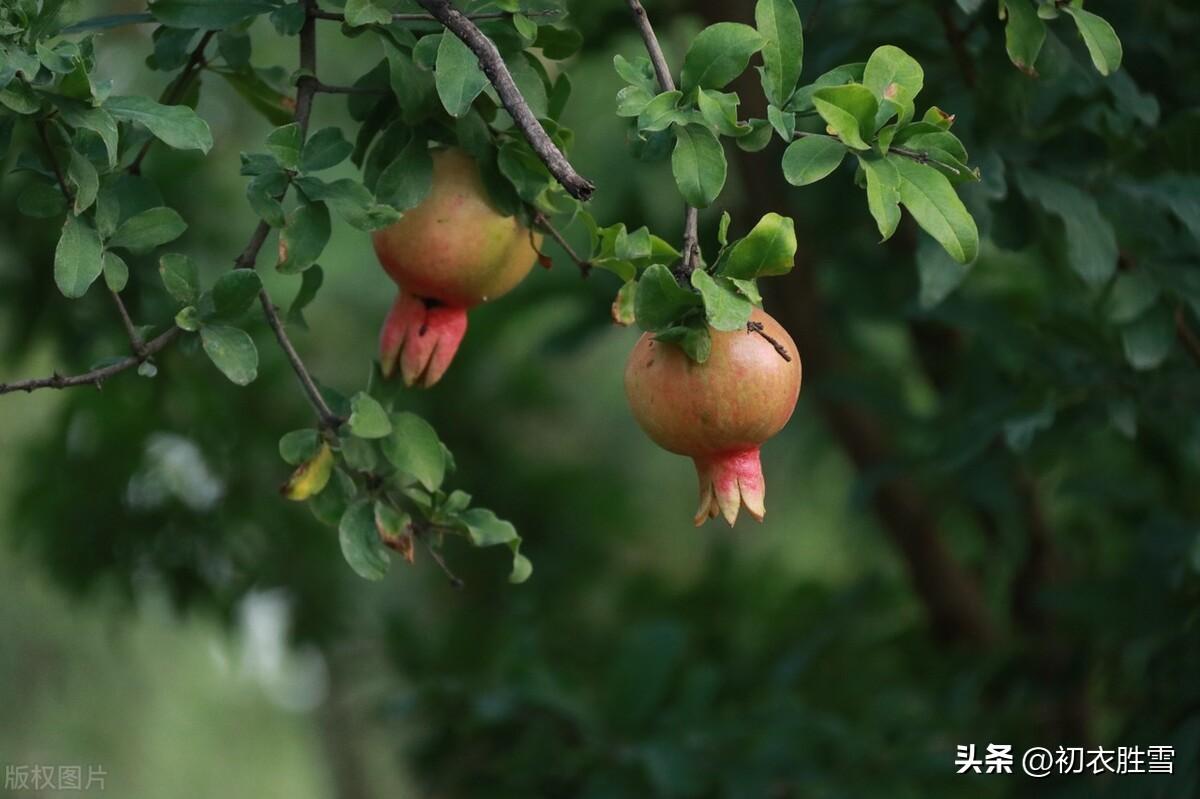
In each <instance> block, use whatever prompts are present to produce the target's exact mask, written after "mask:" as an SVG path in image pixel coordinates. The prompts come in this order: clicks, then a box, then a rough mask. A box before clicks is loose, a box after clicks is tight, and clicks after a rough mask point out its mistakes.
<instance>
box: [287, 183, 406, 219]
mask: <svg viewBox="0 0 1200 799" xmlns="http://www.w3.org/2000/svg"><path fill="white" fill-rule="evenodd" d="M295 182H296V186H297V187H298V188H299V189H300V191H301V193H302V194H303V195H304V196H305V197H307V198H308V199H309V200H313V201H321V202H324V203H325V204H326V205H328V206H329V207H330V208H331V209H332V210H333V211H334V212H335V213H336V214H337V215H338V216H340V217H342V219H344V220H346V222H347V223H348V224H350V225H353V226H354V227H356V228H358V229H359V230H378V229H379V228H382V227H387V226H388V225H390V224H392V223H393V222H395V221H396V220H398V219H399V218H400V213H399V212H398V211H397V210H396V209H395V208H392V207H390V206H387V205H381V204H380V203H377V202H375V198H374V196H373V195H372V194H371V192H370V191H369V190H368V189H367V187H366V186H364V185H362V184H361V183H359V182H358V181H356V180H352V179H350V178H339V179H337V180H335V181H333V182H331V183H326V182H325V181H323V180H321V179H320V178H314V177H300V178H296V181H295Z"/></svg>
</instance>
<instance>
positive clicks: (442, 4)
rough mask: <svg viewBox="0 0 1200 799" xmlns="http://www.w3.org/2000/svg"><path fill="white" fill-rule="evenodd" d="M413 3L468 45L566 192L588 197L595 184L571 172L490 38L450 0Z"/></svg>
mask: <svg viewBox="0 0 1200 799" xmlns="http://www.w3.org/2000/svg"><path fill="white" fill-rule="evenodd" d="M417 2H418V3H420V4H421V6H423V7H424V8H425V10H426V11H428V12H429V13H430V14H432V15H433V16H434V17H435V18H437V21H438V22H440V23H442V25H443V26H445V28H446V30H448V31H450V32H451V33H453V34H454V35H455V36H457V37H458V38H459V39H461V40H462V42H463V44H465V45H466V46H467V47H469V48H470V49H471V52H473V53H474V54H475V56H476V58H478V59H479V68H480V69H481V70H483V74H484V75H486V76H487V79H488V81H489V82H490V83H491V84H492V86H493V87H494V88H495V89H496V94H498V95H499V96H500V102H501V103H502V104H503V105H504V108H505V110H506V111H508V114H509V116H511V117H512V118H513V122H515V123H516V125H517V127H518V128H520V130H521V133H522V134H524V136H525V140H526V141H527V142H529V146H530V147H532V148H533V151H534V152H535V153H537V156H538V158H540V159H541V160H542V163H543V164H545V165H546V168H547V169H549V170H550V174H551V175H553V176H554V179H555V180H557V181H558V182H559V183H560V184H562V187H563V188H564V189H566V190H567V193H568V194H570V195H571V196H572V197H574V198H576V199H578V200H586V199H588V198H589V197H591V196H592V192H593V191H595V189H596V187H595V186H594V185H593V184H592V182H591V181H590V180H588V179H587V178H585V177H583V176H582V175H580V174H579V173H578V172H576V171H575V167H573V166H571V162H570V161H568V160H567V157H566V156H565V155H563V154H562V151H561V150H559V149H558V146H557V145H556V144H555V143H554V141H553V140H552V139H551V138H550V136H549V135H548V134H547V133H546V129H545V128H543V127H542V123H541V122H539V121H538V118H537V117H536V116H535V115H534V113H533V111H531V110H530V109H529V104H528V103H526V102H525V98H524V97H523V96H522V95H521V91H520V90H519V89H518V88H517V84H516V83H515V82H513V77H512V74H511V73H510V72H509V71H508V67H507V66H505V64H504V59H503V58H502V57H501V56H500V51H499V50H497V49H496V45H495V44H494V43H493V42H492V40H491V39H489V38H488V37H487V36H485V35H484V34H483V32H482V31H480V30H479V28H478V27H477V26H476V25H475V23H474V22H472V21H471V20H470V19H468V18H467V17H465V16H463V14H462V12H460V11H459V10H458V9H457V8H455V7H454V6H453V5H452V4H451V3H450V0H417Z"/></svg>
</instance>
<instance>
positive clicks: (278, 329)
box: [234, 0, 342, 428]
mask: <svg viewBox="0 0 1200 799" xmlns="http://www.w3.org/2000/svg"><path fill="white" fill-rule="evenodd" d="M304 10H305V18H304V26H303V27H302V28H301V29H300V69H301V70H302V71H303V72H304V73H305V76H304V77H303V78H301V79H300V80H299V81H298V82H297V88H296V115H295V119H296V124H297V125H298V126H299V127H300V143H301V144H303V143H304V140H305V138H306V137H307V136H308V123H309V119H310V117H311V116H312V104H313V96H314V95H315V94H316V93H317V89H318V87H320V85H321V82H320V81H319V80H317V78H316V74H317V25H316V20H317V17H316V12H317V4H316V2H315V0H304ZM286 191H287V187H285V188H284V192H286ZM269 231H270V226H269V225H267V223H266V222H261V221H260V222H259V223H258V226H257V227H256V228H255V229H254V233H253V235H251V237H250V242H249V244H247V245H246V248H245V249H244V250H242V253H241V255H239V256H238V257H237V259H236V260H235V261H234V268H235V269H236V268H252V267H253V266H254V262H255V260H257V258H258V253H259V250H261V249H262V246H263V242H264V241H266V238H267V233H268V232H269ZM258 301H259V302H260V303H261V304H262V309H263V315H264V316H266V318H267V324H269V325H270V326H271V330H272V332H274V333H275V339H276V341H278V342H279V347H280V349H282V350H283V354H284V355H285V356H287V359H288V363H290V364H291V366H292V371H293V372H295V373H296V378H297V379H298V380H299V381H300V386H301V387H302V388H303V389H304V393H305V394H306V395H307V396H308V401H309V402H310V403H311V404H312V406H313V409H314V410H316V412H317V415H318V416H319V417H320V419H321V424H322V425H324V426H326V427H330V428H333V427H337V426H338V425H340V424H341V423H342V419H341V417H339V416H338V415H337V414H336V413H334V412H333V410H332V409H331V408H330V407H329V404H328V403H327V402H325V397H323V396H322V395H321V390H320V389H319V388H317V384H316V381H314V380H313V378H312V375H311V374H310V373H309V371H308V368H307V367H306V366H305V365H304V361H303V360H302V359H301V358H300V354H299V353H298V352H296V348H295V346H293V344H292V340H291V339H290V338H288V334H287V330H286V329H285V328H284V325H283V321H282V320H281V319H280V318H279V312H278V311H277V310H276V309H275V304H274V303H272V302H271V296H270V295H269V294H267V290H266V289H265V288H264V289H261V290H260V291H259V292H258Z"/></svg>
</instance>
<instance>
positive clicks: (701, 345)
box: [654, 319, 712, 363]
mask: <svg viewBox="0 0 1200 799" xmlns="http://www.w3.org/2000/svg"><path fill="white" fill-rule="evenodd" d="M654 340H655V341H664V342H666V343H668V344H675V345H676V346H678V347H679V348H680V349H681V350H683V352H684V354H685V355H687V356H688V357H689V358H691V359H692V360H693V361H695V362H696V363H704V362H705V361H707V360H708V356H709V355H711V354H712V333H711V332H710V331H709V328H708V324H707V323H706V322H705V321H704V320H703V319H695V320H691V321H690V322H689V323H688V324H683V325H674V326H672V327H668V328H667V329H666V330H662V331H659V332H658V333H657V334H656V335H655V336H654Z"/></svg>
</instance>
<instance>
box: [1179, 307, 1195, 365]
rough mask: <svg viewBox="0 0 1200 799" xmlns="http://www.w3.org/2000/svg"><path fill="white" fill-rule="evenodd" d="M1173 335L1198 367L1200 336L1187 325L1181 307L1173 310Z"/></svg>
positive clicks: (1185, 316)
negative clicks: (1176, 336)
mask: <svg viewBox="0 0 1200 799" xmlns="http://www.w3.org/2000/svg"><path fill="white" fill-rule="evenodd" d="M1175 333H1176V334H1177V335H1178V336H1179V342H1180V343H1181V344H1183V348H1184V349H1185V350H1187V351H1188V355H1191V356H1192V360H1194V361H1195V362H1196V365H1197V366H1200V336H1197V335H1196V331H1195V330H1192V328H1191V325H1189V324H1188V323H1187V314H1185V313H1184V310H1183V306H1182V305H1181V306H1179V307H1178V308H1176V309H1175Z"/></svg>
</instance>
